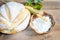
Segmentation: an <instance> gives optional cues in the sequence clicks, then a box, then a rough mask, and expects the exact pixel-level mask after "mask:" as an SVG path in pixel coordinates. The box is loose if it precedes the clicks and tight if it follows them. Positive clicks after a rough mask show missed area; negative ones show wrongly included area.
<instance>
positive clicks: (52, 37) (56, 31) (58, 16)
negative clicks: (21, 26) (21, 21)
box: [0, 3, 60, 40]
mask: <svg viewBox="0 0 60 40" xmlns="http://www.w3.org/2000/svg"><path fill="white" fill-rule="evenodd" d="M44 4H45V3H44ZM46 4H47V3H46ZM46 7H47V6H46V5H44V10H45V11H46V12H47V13H50V14H51V15H53V17H54V20H55V22H56V23H55V26H54V27H53V28H52V29H51V31H50V32H49V33H48V34H44V35H39V34H37V33H35V32H34V31H33V30H32V29H31V28H30V27H28V28H27V29H26V30H24V31H22V32H19V33H17V34H14V35H6V34H0V40H60V9H59V8H58V7H56V8H57V9H56V8H55V7H53V8H51V7H47V8H46Z"/></svg>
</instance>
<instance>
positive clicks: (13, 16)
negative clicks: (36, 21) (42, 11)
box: [0, 2, 30, 34]
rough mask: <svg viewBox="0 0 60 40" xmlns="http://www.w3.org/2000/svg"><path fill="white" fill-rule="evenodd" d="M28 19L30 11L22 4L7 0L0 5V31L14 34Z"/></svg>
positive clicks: (24, 25)
mask: <svg viewBox="0 0 60 40" xmlns="http://www.w3.org/2000/svg"><path fill="white" fill-rule="evenodd" d="M29 20H30V12H29V11H28V10H27V9H25V7H24V5H23V4H20V3H17V2H8V3H6V4H3V5H2V6H1V7H0V32H2V33H7V34H14V33H16V32H19V31H22V30H24V29H25V28H26V27H27V25H28V23H29Z"/></svg>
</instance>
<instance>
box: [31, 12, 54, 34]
mask: <svg viewBox="0 0 60 40" xmlns="http://www.w3.org/2000/svg"><path fill="white" fill-rule="evenodd" d="M43 13H44V15H43V16H42V17H40V16H39V15H40V14H34V15H32V17H31V20H30V27H31V28H32V29H33V30H34V31H35V32H37V33H38V34H44V33H47V32H48V31H49V30H50V29H51V27H52V26H54V24H55V22H54V20H53V17H52V16H51V15H50V14H47V13H45V12H43ZM43 18H44V19H43Z"/></svg>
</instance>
